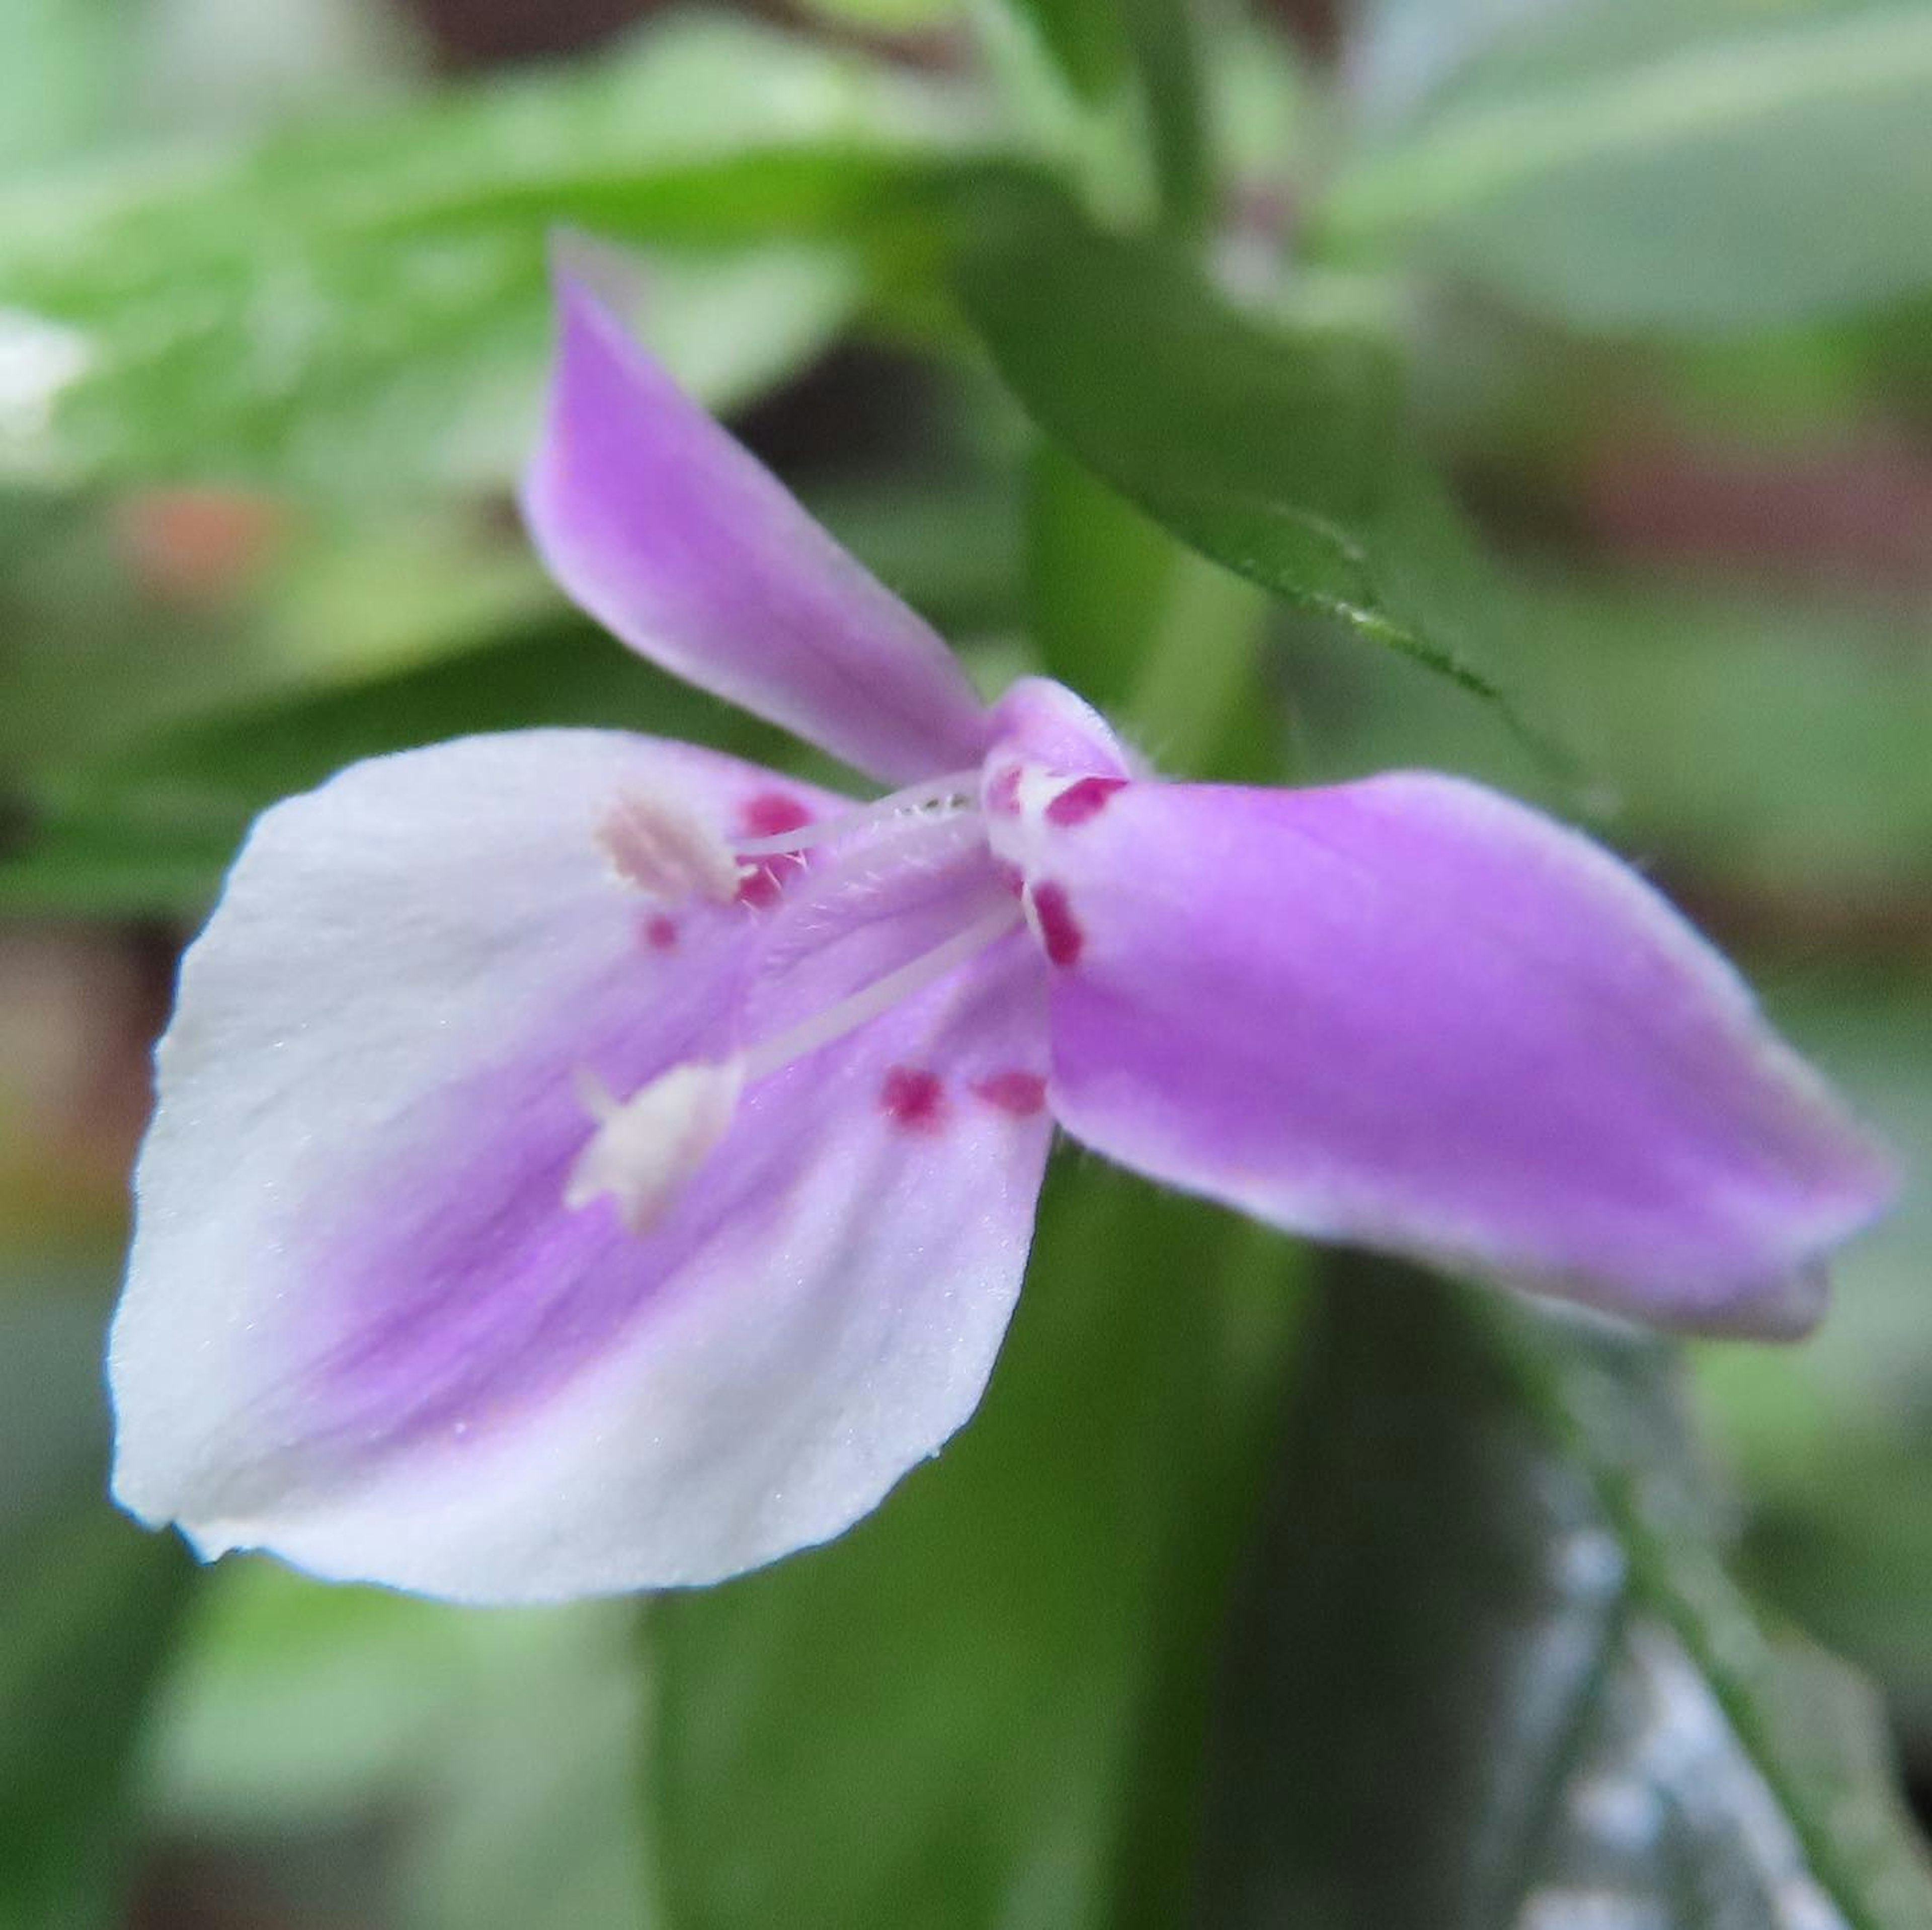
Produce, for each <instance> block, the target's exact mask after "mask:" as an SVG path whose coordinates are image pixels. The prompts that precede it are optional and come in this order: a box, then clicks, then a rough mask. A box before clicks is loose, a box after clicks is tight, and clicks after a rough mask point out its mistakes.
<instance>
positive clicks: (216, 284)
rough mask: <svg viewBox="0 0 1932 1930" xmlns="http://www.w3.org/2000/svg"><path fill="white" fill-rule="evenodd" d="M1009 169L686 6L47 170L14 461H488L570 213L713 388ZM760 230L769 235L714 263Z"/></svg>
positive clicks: (765, 41)
mask: <svg viewBox="0 0 1932 1930" xmlns="http://www.w3.org/2000/svg"><path fill="white" fill-rule="evenodd" d="M1007 166H1010V158H1009V157H1007V156H1006V155H1005V154H1004V151H1002V150H1000V149H998V148H997V147H996V146H995V145H994V144H993V142H992V138H991V136H990V135H989V133H988V131H987V130H986V127H985V126H984V124H983V118H982V116H981V115H980V109H979V108H978V106H977V104H976V103H975V102H974V100H973V99H972V97H970V96H968V95H965V94H962V93H960V92H959V91H958V90H956V89H949V88H943V87H941V85H938V84H937V83H933V82H921V81H918V80H916V79H913V78H912V77H910V76H907V75H904V74H898V73H891V72H889V71H887V70H884V69H882V68H878V67H872V66H869V65H868V64H865V62H863V61H859V60H857V59H856V58H853V57H851V56H849V55H840V54H837V53H835V52H832V51H830V50H829V49H826V48H824V47H822V46H814V45H813V44H812V43H809V42H808V41H805V40H801V39H797V38H794V37H787V36H785V35H782V34H777V33H775V32H772V31H769V30H763V29H757V28H752V27H751V26H749V25H745V24H744V23H742V22H733V21H732V20H730V19H727V18H726V17H724V16H709V17H704V16H689V17H687V18H685V19H682V20H681V21H673V22H670V23H668V24H667V25H663V26H661V27H658V28H655V29H653V30H652V31H649V32H648V33H646V34H644V35H643V37H640V40H638V42H637V44H636V46H635V48H634V50H633V51H631V52H628V53H627V54H625V55H622V56H620V57H617V58H611V59H610V60H607V61H604V62H602V63H601V64H595V65H589V66H585V67H580V68H576V69H568V68H565V69H559V70H555V71H553V72H550V73H540V74H538V75H536V76H522V77H517V78H514V79H507V80H495V81H490V82H479V83H477V84H475V85H472V86H471V87H470V88H468V89H466V90H462V91H458V90H452V91H448V92H446V93H445V94H441V95H439V96H437V97H431V98H428V99H426V100H423V101H422V102H421V103H417V104H416V105H413V106H407V107H402V108H397V109H386V110H380V111H379V110H374V109H370V110H365V111H364V112H359V113H356V114H354V115H347V114H345V115H338V116H337V117H336V118H333V119H330V120H324V121H317V122H315V123H314V124H311V125H309V126H307V127H301V128H298V129H295V130H290V131H287V132H284V133H278V134H276V135H273V136H269V137H267V138H265V139H262V140H260V141H259V142H254V143H252V144H250V143H240V144H234V145H227V146H223V147H217V148H213V149H208V150H203V149H195V148H183V149H181V150H180V151H176V152H174V153H172V154H171V155H168V156H156V155H142V156H141V157H138V158H136V159H127V160H121V161H118V162H115V163H113V164H111V165H108V164H104V165H102V166H98V167H96V168H93V169H88V170H83V171H78V172H76V173H75V174H74V175H72V176H71V177H68V176H62V177H61V178H58V179H57V180H56V179H53V178H43V179H41V180H39V181H36V182H34V184H32V186H31V189H29V188H26V187H23V188H22V189H21V190H19V191H17V192H16V193H12V194H10V195H7V196H5V197H4V198H0V364H4V365H5V367H6V368H7V372H8V375H7V383H6V385H5V388H3V389H0V420H3V422H4V427H5V429H6V430H7V432H8V433H7V436H6V438H5V442H6V446H7V457H6V462H7V466H8V467H9V468H10V469H11V470H13V472H15V473H17V474H21V475H27V476H29V477H32V478H41V477H45V476H49V475H51V476H54V477H56V478H64V479H66V480H70V481H71V480H73V479H74V478H80V477H101V476H106V477H120V476H129V475H132V476H141V477H150V476H157V475H160V476H168V477H179V476H184V475H186V476H195V477H202V478H207V477H214V478H251V479H256V480H260V481H266V482H270V483H273V484H278V485H298V486H302V487H312V488H315V489H318V490H335V491H338V492H344V491H363V490H374V491H376V492H377V493H378V494H379V495H382V494H386V495H389V496H398V495H401V494H402V493H405V492H407V491H408V490H411V489H413V488H419V487H422V485H424V484H425V483H440V484H449V483H452V482H458V483H463V482H474V481H478V480H486V481H493V480H496V479H499V478H500V477H501V476H502V474H503V473H504V471H505V465H506V462H507V461H508V460H509V459H510V458H511V457H512V455H513V454H514V451H516V450H517V449H518V448H520V446H521V445H522V443H523V440H524V439H525V436H526V433H527V431H528V429H529V425H530V424H531V423H532V421H533V419H534V412H535V408H536V406H537V397H538V388H539V382H540V372H541V362H542V358H543V355H544V349H545V345H546V343H547V337H548V320H547V303H546V300H545V295H544V267H543V252H544V238H545V235H546V234H547V232H548V231H549V230H550V229H552V228H553V226H555V225H556V224H557V223H581V224H583V225H586V226H590V227H592V228H594V229H596V230H597V231H598V232H601V233H603V234H605V235H610V236H611V237H613V238H616V239H620V240H629V241H649V242H652V243H654V244H659V252H658V253H657V255H656V256H655V258H654V259H655V268H654V275H655V300H656V302H657V304H658V309H659V310H660V311H661V313H660V314H659V316H658V319H657V320H656V321H655V322H652V324H651V325H650V327H649V330H648V331H647V332H649V333H650V334H652V336H653V338H654V339H656V338H658V337H661V339H662V343H663V346H664V347H665V349H667V351H668V352H669V353H670V355H671V357H672V358H673V364H674V365H678V364H682V365H683V370H684V372H685V373H688V374H690V375H691V376H694V377H695V378H697V379H700V381H701V382H702V385H703V388H704V391H705V392H706V397H707V399H708V400H710V401H712V402H713V403H726V402H728V401H730V400H732V399H733V398H734V397H736V396H739V395H742V394H744V393H745V392H746V391H748V390H750V389H751V388H756V387H757V386H758V385H760V384H762V383H764V382H767V381H769V379H772V377H773V376H775V375H776V374H778V373H782V372H784V370H787V369H788V368H790V367H792V366H793V365H794V364H796V361H798V360H799V359H800V358H802V356H804V355H806V354H808V353H809V352H811V351H812V350H813V349H816V348H817V347H818V346H821V345H822V343H823V342H824V341H825V340H826V339H827V338H828V337H829V334H830V333H831V332H832V331H833V330H834V329H835V328H837V327H838V325H840V323H841V322H842V321H843V320H844V318H845V317H846V316H847V313H849V312H850V307H851V304H852V302H853V300H854V299H855V298H856V295H857V294H858V292H859V288H860V283H859V280H858V279H857V276H856V267H855V256H854V255H853V250H854V249H855V248H859V247H862V246H863V247H869V248H871V249H872V250H874V254H875V255H876V256H877V259H878V260H879V262H880V264H881V265H883V262H885V260H886V257H887V256H889V259H890V260H891V262H892V264H894V265H895V268H902V267H903V266H904V265H905V264H906V263H907V262H909V261H912V260H914V259H917V258H919V257H920V256H922V255H924V254H926V253H930V252H931V251H932V249H933V248H934V247H935V233H934V229H933V220H934V217H935V214H936V213H937V212H938V209H939V207H940V205H941V198H943V197H944V196H945V195H946V194H947V193H950V192H952V191H953V190H956V188H958V187H959V186H960V185H961V184H963V183H971V182H974V181H977V180H978V179H979V178H980V176H981V175H982V174H983V173H985V172H994V173H998V172H1001V170H1002V169H1004V168H1006V167H1007ZM807 241H810V242H811V244H813V246H812V247H811V249H810V250H806V248H805V243H806V242H807ZM753 242H766V243H780V242H781V243H784V244H786V245H784V247H774V248H769V249H760V250H753V251H751V252H749V253H742V254H741V255H739V256H732V257H726V258H721V257H720V256H718V254H717V253H716V250H718V249H719V248H721V247H724V246H725V245H727V244H731V245H734V246H736V247H739V248H740V249H743V248H745V247H748V244H751V243H753ZM646 286H647V287H648V286H651V277H649V276H647V277H646Z"/></svg>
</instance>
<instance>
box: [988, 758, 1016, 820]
mask: <svg viewBox="0 0 1932 1930" xmlns="http://www.w3.org/2000/svg"><path fill="white" fill-rule="evenodd" d="M986 808H987V809H988V810H989V811H992V812H993V813H994V814H995V815H996V816H998V817H1019V814H1020V766H1019V765H1017V764H1009V765H1008V766H1007V768H1006V769H1004V771H1001V772H997V773H996V774H995V776H994V778H993V779H992V782H991V783H990V784H988V785H987V787H986Z"/></svg>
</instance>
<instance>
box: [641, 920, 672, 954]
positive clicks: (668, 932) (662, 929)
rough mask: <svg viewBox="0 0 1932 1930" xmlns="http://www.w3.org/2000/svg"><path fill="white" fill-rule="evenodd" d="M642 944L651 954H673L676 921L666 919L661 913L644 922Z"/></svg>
mask: <svg viewBox="0 0 1932 1930" xmlns="http://www.w3.org/2000/svg"><path fill="white" fill-rule="evenodd" d="M643 932H644V943H646V945H648V946H649V947H650V948H651V949H652V951H653V952H675V951H676V949H677V921H676V919H674V918H666V917H665V916H664V913H662V912H659V913H658V914H657V915H656V916H655V917H654V918H648V919H645V921H644V926H643Z"/></svg>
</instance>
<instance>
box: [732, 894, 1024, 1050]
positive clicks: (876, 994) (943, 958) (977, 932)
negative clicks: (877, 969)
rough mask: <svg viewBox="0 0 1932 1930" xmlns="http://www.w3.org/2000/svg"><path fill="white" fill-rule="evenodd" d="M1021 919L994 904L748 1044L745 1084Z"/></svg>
mask: <svg viewBox="0 0 1932 1930" xmlns="http://www.w3.org/2000/svg"><path fill="white" fill-rule="evenodd" d="M1020 922H1021V919H1020V909H1019V906H1018V905H1016V904H1011V903H1008V904H1001V905H998V906H996V907H994V909H993V910H991V911H989V912H987V913H985V914H984V915H983V916H981V917H979V918H976V919H974V921H973V922H972V923H971V925H967V926H965V928H963V929H962V930H961V931H957V932H955V933H954V934H953V936H952V937H950V938H949V939H947V940H946V942H945V943H944V944H942V945H936V946H934V947H933V949H932V950H931V951H930V952H923V953H922V954H921V955H919V957H918V958H914V959H912V960H910V961H908V962H907V964H904V965H901V966H898V968H897V969H896V970H894V971H891V972H887V973H886V975H884V977H883V978H874V980H873V981H872V982H871V984H869V985H867V986H865V987H863V988H862V989H861V990H859V991H856V992H854V993H852V994H851V996H850V997H848V998H844V999H840V1000H839V1001H838V1003H837V1004H835V1005H827V1006H826V1008H825V1009H824V1010H823V1011H821V1012H814V1013H813V1014H812V1015H811V1017H809V1018H808V1019H806V1020H803V1021H802V1023H799V1024H798V1025H795V1026H793V1027H792V1029H790V1031H789V1032H781V1033H779V1034H778V1036H777V1037H776V1038H768V1039H765V1040H763V1041H761V1042H760V1044H757V1045H754V1046H752V1047H750V1048H749V1050H747V1051H746V1053H745V1055H744V1060H743V1069H744V1077H745V1081H746V1083H749V1082H750V1081H751V1080H754V1079H762V1078H764V1077H766V1076H767V1075H768V1074H771V1073H773V1072H775V1071H778V1069H779V1068H781V1067H782V1066H786V1065H790V1064H791V1062H793V1060H794V1059H802V1058H803V1057H804V1056H805V1054H806V1053H808V1052H816V1051H817V1050H818V1049H819V1047H820V1046H824V1045H829V1044H831V1043H832V1041H833V1040H835V1039H838V1038H844V1036H845V1035H846V1034H847V1032H856V1030H857V1029H859V1026H862V1025H863V1024H865V1022H866V1021H867V1020H868V1019H873V1018H876V1017H877V1016H878V1014H880V1012H883V1011H887V1010H888V1009H889V1008H891V1007H892V1006H893V1005H898V1003H899V1002H901V1000H902V999H909V998H910V997H912V996H913V994H914V993H918V992H922V991H924V990H925V989H926V987H927V986H929V985H930V984H933V983H934V982H935V981H936V980H938V979H941V978H944V977H945V975H947V972H950V971H952V970H953V969H954V968H955V967H956V966H960V965H963V964H965V962H966V961H967V960H968V959H969V958H972V957H974V955H976V954H977V953H979V952H983V951H984V950H985V949H986V947H987V946H989V945H991V944H992V943H995V941H996V940H999V939H1001V938H1004V937H1005V936H1006V935H1007V933H1008V932H1010V931H1013V930H1015V929H1016V928H1017V927H1018V926H1019V924H1020Z"/></svg>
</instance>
